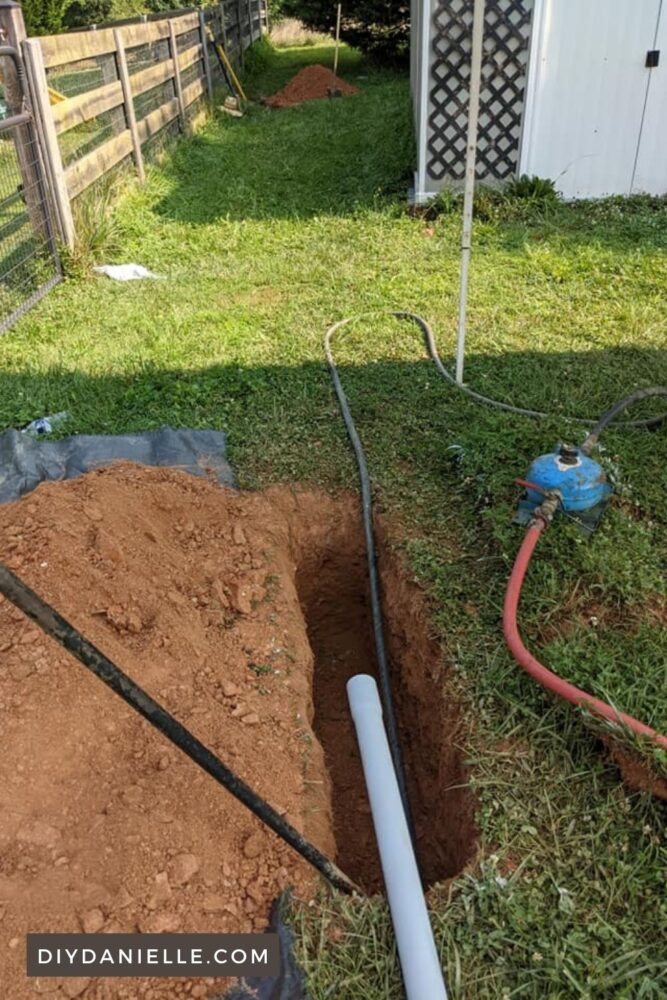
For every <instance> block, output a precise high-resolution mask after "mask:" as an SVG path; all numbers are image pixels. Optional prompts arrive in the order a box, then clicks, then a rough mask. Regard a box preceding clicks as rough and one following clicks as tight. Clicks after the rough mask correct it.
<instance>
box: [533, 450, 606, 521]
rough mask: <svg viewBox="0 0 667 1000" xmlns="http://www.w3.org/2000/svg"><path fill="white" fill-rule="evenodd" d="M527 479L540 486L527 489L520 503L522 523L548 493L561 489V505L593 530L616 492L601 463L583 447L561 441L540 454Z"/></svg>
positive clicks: (568, 513) (569, 513) (563, 509)
mask: <svg viewBox="0 0 667 1000" xmlns="http://www.w3.org/2000/svg"><path fill="white" fill-rule="evenodd" d="M526 479H527V481H528V483H530V484H534V485H535V486H537V487H539V490H537V489H530V488H528V489H527V491H526V496H525V498H524V499H523V500H522V501H521V503H520V504H519V512H518V516H517V520H518V522H519V523H520V524H527V523H528V522H529V521H530V519H531V518H532V517H533V514H534V512H535V508H536V507H538V506H539V505H540V504H541V503H542V501H543V500H544V497H545V493H548V492H550V491H552V490H558V492H559V494H560V498H561V502H560V509H561V510H562V511H563V512H564V513H565V514H567V515H569V516H570V517H572V518H573V520H575V521H577V523H578V524H579V525H580V526H581V527H582V528H583V529H584V530H586V531H593V530H594V529H595V528H596V527H597V524H598V521H599V520H600V517H601V516H602V513H603V511H604V509H605V507H606V505H607V503H608V501H609V497H610V496H611V493H612V487H611V486H610V485H609V483H608V482H607V478H606V476H605V474H604V471H603V469H602V468H601V467H600V466H599V465H598V463H597V462H594V461H593V459H592V458H589V456H588V455H587V454H585V453H584V452H583V451H582V450H581V449H580V448H575V447H572V446H571V445H566V444H559V445H557V446H556V448H555V449H554V451H552V452H551V453H550V454H548V455H540V457H539V458H536V459H535V461H534V462H533V464H532V465H531V467H530V469H529V470H528V475H527V477H526Z"/></svg>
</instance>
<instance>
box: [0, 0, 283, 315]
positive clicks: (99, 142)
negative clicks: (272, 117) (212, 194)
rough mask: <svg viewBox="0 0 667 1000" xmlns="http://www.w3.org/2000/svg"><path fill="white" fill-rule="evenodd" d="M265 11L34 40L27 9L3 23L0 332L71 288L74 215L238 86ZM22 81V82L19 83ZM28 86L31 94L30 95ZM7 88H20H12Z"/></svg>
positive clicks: (240, 7) (231, 4) (249, 4)
mask: <svg viewBox="0 0 667 1000" xmlns="http://www.w3.org/2000/svg"><path fill="white" fill-rule="evenodd" d="M263 10H264V0H221V2H220V3H218V4H215V5H212V6H209V7H208V8H206V9H205V10H203V11H201V12H200V11H199V10H195V9H193V8H187V9H182V10H178V11H172V12H165V13H164V14H158V15H151V16H148V17H141V18H135V19H131V20H128V21H122V22H116V23H114V24H111V25H107V26H104V25H102V26H98V27H96V28H95V29H94V30H83V31H80V32H79V31H77V32H71V33H69V34H67V35H53V36H44V37H41V38H39V39H28V40H26V41H23V42H21V39H23V38H25V33H24V25H23V21H22V15H21V12H20V8H13V10H12V12H11V13H8V11H5V12H4V13H2V12H0V28H2V32H0V41H1V40H2V38H3V37H4V38H7V37H8V34H9V35H11V33H12V32H14V35H13V36H12V37H14V39H15V45H16V46H17V48H18V47H20V48H21V50H22V54H23V64H24V66H22V63H21V60H20V58H17V48H14V49H12V48H11V47H10V48H6V49H5V51H6V52H8V53H10V54H11V57H8V61H9V64H10V65H9V69H8V70H5V67H4V62H5V58H4V57H2V56H1V55H0V332H3V331H4V330H5V329H7V328H8V326H9V325H10V324H11V323H12V322H13V321H14V320H15V319H16V318H17V317H18V316H19V315H21V314H22V313H23V312H24V311H25V310H26V309H28V308H29V307H30V306H31V305H32V304H33V303H34V302H35V301H37V299H39V298H40V297H41V296H42V295H43V294H44V293H45V292H46V291H47V290H48V289H49V288H50V287H51V286H52V285H53V284H55V282H56V281H58V280H59V279H60V276H61V272H60V264H59V259H58V252H57V243H56V240H57V239H62V240H63V242H64V243H65V244H66V245H68V246H70V247H73V246H74V245H75V240H76V224H75V220H74V214H73V211H72V206H73V205H74V206H75V207H77V206H78V205H84V204H85V202H80V201H79V199H81V196H82V194H84V193H85V192H86V191H88V190H91V189H92V190H94V189H95V188H96V186H97V185H98V184H100V183H102V182H105V181H108V180H109V179H110V178H111V179H112V183H114V182H115V181H113V178H114V177H115V176H116V175H120V172H121V171H123V170H124V169H125V170H128V171H130V170H136V172H137V174H138V175H139V178H140V179H141V180H143V178H144V166H143V163H144V159H153V158H155V157H156V156H157V155H159V154H160V153H161V152H162V151H163V150H164V149H165V147H167V146H168V145H169V144H170V143H171V141H172V139H173V137H174V136H175V135H176V134H177V133H178V132H182V131H183V130H184V129H186V128H188V127H189V125H188V123H189V122H191V121H192V120H194V119H195V118H196V117H197V116H198V115H199V112H200V110H202V109H203V108H204V107H205V105H206V99H207V97H209V98H210V97H211V96H212V94H213V90H214V88H215V87H217V86H222V85H228V83H229V74H228V73H227V72H226V70H224V69H223V67H222V65H221V60H220V57H219V52H218V50H217V46H218V45H220V46H222V47H223V48H224V50H225V52H226V54H227V56H228V57H229V59H230V60H231V62H232V63H235V64H236V65H237V66H238V65H239V64H242V59H243V50H244V49H245V48H247V47H248V46H249V45H250V44H252V42H254V41H256V40H257V39H259V38H260V37H261V33H262V23H263V15H262V12H263ZM12 74H13V75H12ZM24 77H27V79H28V80H29V83H30V95H28V93H27V89H26V84H25V82H24ZM7 81H9V84H8V85H7Z"/></svg>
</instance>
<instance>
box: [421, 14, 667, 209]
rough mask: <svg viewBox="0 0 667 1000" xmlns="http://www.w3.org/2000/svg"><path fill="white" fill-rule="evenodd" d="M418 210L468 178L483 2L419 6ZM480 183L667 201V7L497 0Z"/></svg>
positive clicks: (491, 18)
mask: <svg viewBox="0 0 667 1000" xmlns="http://www.w3.org/2000/svg"><path fill="white" fill-rule="evenodd" d="M412 3H413V8H412V45H411V74H410V75H411V86H412V97H413V109H414V117H415V128H416V137H417V165H416V171H415V185H414V200H415V202H416V203H418V204H419V203H421V202H424V201H427V200H428V199H429V198H431V197H432V196H433V195H434V194H436V193H437V192H438V191H440V190H441V189H442V188H444V187H457V186H459V185H460V183H461V182H462V180H463V177H464V172H465V150H466V127H467V115H468V98H469V92H468V81H469V78H470V50H471V34H472V20H473V17H472V14H473V0H412ZM477 149H478V153H477V177H478V179H479V180H480V181H482V182H483V183H493V184H501V183H503V182H506V181H507V180H509V179H511V178H512V177H515V176H518V175H520V174H529V175H537V176H539V177H548V178H550V179H552V180H553V181H554V182H555V184H556V188H557V190H558V191H560V192H561V194H563V196H564V197H566V198H596V197H602V196H604V195H610V194H624V195H627V194H632V193H639V192H647V193H650V194H666V193H667V0H665V2H663V0H487V2H486V15H485V21H484V58H483V64H482V90H481V98H480V113H479V135H478V147H477Z"/></svg>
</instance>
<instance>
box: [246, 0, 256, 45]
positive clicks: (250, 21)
mask: <svg viewBox="0 0 667 1000" xmlns="http://www.w3.org/2000/svg"><path fill="white" fill-rule="evenodd" d="M247 9H248V31H249V32H250V42H249V45H252V43H253V42H254V40H255V36H254V34H253V30H252V0H247Z"/></svg>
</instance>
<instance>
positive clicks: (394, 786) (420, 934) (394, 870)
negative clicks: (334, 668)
mask: <svg viewBox="0 0 667 1000" xmlns="http://www.w3.org/2000/svg"><path fill="white" fill-rule="evenodd" d="M347 697H348V701H349V703H350V710H351V712H352V718H353V720H354V725H355V729H356V731H357V740H358V741H359V750H360V752H361V762H362V764H363V768H364V777H365V779H366V787H367V789H368V797H369V799H370V803H371V812H372V814H373V825H374V827H375V836H376V838H377V842H378V848H379V851H380V861H381V863H382V874H383V876H384V882H385V886H386V888H387V897H388V899H389V908H390V910H391V919H392V923H393V925H394V933H395V935H396V944H397V947H398V954H399V958H400V960H401V972H402V973H403V982H404V984H405V992H406V995H407V997H408V1000H447V990H446V988H445V983H444V979H443V976H442V970H441V968H440V960H439V958H438V953H437V951H436V948H435V941H434V940H433V931H432V930H431V924H430V921H429V918H428V910H427V909H426V900H425V899H424V893H423V890H422V885H421V879H420V877H419V870H418V868H417V861H416V859H415V854H414V850H413V847H412V841H411V839H410V832H409V830H408V824H407V821H406V818H405V812H404V811H403V805H402V802H401V796H400V793H399V790H398V783H397V781H396V772H395V771H394V765H393V764H392V760H391V754H390V752H389V744H388V742H387V734H386V732H385V728H384V723H383V721H382V705H381V704H380V696H379V694H378V689H377V684H376V683H375V681H374V680H373V678H372V677H369V676H368V675H367V674H357V676H356V677H352V678H351V679H350V680H349V681H348V682H347Z"/></svg>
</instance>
